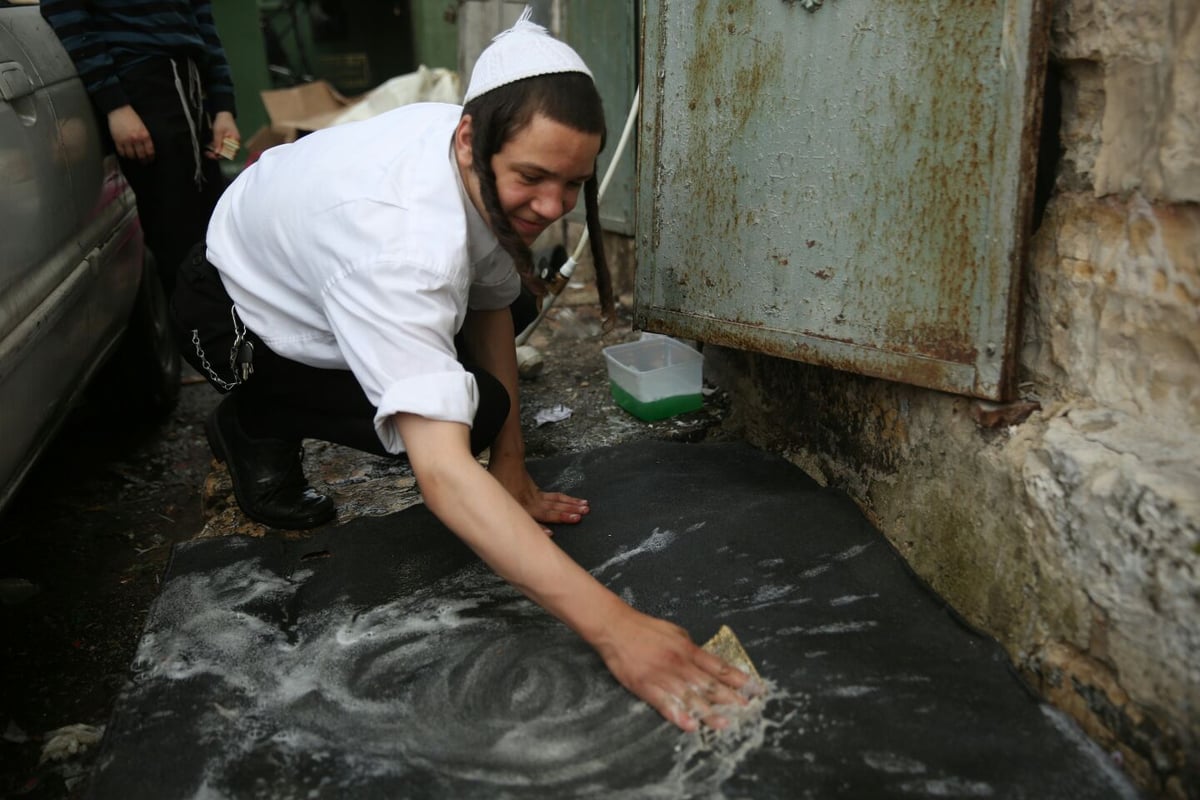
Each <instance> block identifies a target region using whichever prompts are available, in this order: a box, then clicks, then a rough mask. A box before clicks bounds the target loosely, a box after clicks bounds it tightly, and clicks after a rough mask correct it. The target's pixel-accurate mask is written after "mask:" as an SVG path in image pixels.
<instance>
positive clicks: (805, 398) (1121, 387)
mask: <svg viewBox="0 0 1200 800" xmlns="http://www.w3.org/2000/svg"><path fill="white" fill-rule="evenodd" d="M1051 53H1052V55H1051V59H1052V64H1053V70H1052V72H1051V75H1052V76H1054V80H1055V81H1056V85H1055V86H1053V87H1052V89H1054V90H1055V91H1053V92H1050V93H1048V96H1049V97H1054V98H1057V97H1061V126H1060V129H1059V131H1058V137H1057V139H1058V144H1059V145H1061V153H1060V157H1059V159H1058V160H1057V163H1056V166H1055V168H1054V169H1055V174H1054V176H1053V178H1054V180H1055V182H1054V190H1053V192H1052V193H1051V195H1050V197H1049V202H1048V204H1047V205H1046V208H1045V213H1044V215H1043V216H1042V218H1041V219H1040V220H1039V225H1038V227H1037V230H1036V233H1035V234H1034V237H1033V241H1032V243H1031V248H1030V257H1029V260H1028V261H1029V264H1028V270H1027V275H1026V280H1025V296H1024V301H1023V302H1024V304H1023V309H1022V312H1023V317H1024V337H1023V346H1022V351H1021V381H1022V383H1021V391H1022V395H1023V399H1024V400H1026V401H1029V402H1031V403H1036V404H1037V405H1038V406H1040V408H1039V410H1037V411H1035V412H1034V413H1033V414H1032V415H1030V416H1028V417H1027V418H1026V419H1024V420H1020V421H1018V420H1019V418H1014V419H1010V420H1005V421H1003V422H1001V423H999V424H997V423H996V422H995V421H994V419H993V417H994V415H992V414H991V413H990V412H992V411H994V409H990V408H988V407H987V406H985V405H984V404H980V403H977V402H975V401H972V400H970V399H967V398H962V397H955V396H951V395H946V394H941V393H937V392H931V391H926V390H922V389H917V388H913V387H910V386H904V385H901V384H895V383H889V382H885V381H877V380H872V379H868V378H862V377H859V376H854V375H850V374H846V373H839V372H835V371H832V370H827V369H822V368H817V367H812V366H807V365H803V364H798V363H794V362H787V361H781V360H778V359H772V358H768V357H764V356H758V355H754V354H748V353H741V352H737V351H732V350H725V349H719V348H711V347H710V348H707V349H706V351H705V352H706V364H707V369H708V374H709V377H710V378H713V379H715V380H716V381H717V382H718V383H720V384H721V385H722V386H723V387H724V388H726V389H728V390H729V391H730V392H731V394H732V396H733V413H734V417H735V419H736V420H737V422H738V424H740V425H741V426H742V427H743V428H744V431H745V433H746V434H747V436H748V437H749V438H750V439H751V440H752V441H755V442H757V443H759V444H761V445H763V446H766V447H770V448H772V449H776V450H779V451H781V452H784V453H785V454H787V455H788V456H789V457H791V458H792V459H793V460H794V461H795V462H796V463H798V464H799V465H800V466H802V467H804V468H805V469H806V470H807V471H809V472H810V473H811V474H813V475H814V477H817V478H818V480H822V481H825V482H828V483H831V484H834V485H838V486H842V487H844V488H846V489H847V490H848V491H849V492H850V493H851V494H852V495H853V496H855V497H856V498H857V499H858V501H859V502H860V504H861V505H862V507H863V508H864V510H865V511H866V512H867V513H868V515H869V516H871V517H872V519H873V520H874V521H875V523H876V524H877V525H878V526H879V527H880V529H881V530H883V531H884V532H885V534H886V535H887V536H888V537H889V538H890V539H891V540H892V542H893V543H894V544H895V545H896V547H897V548H898V549H899V550H900V552H902V553H903V554H904V555H905V556H906V558H907V559H908V560H909V562H910V563H911V564H912V566H913V567H914V569H916V571H917V572H918V573H919V574H921V575H922V576H923V577H924V578H925V579H926V580H928V581H929V583H930V584H931V585H932V586H933V587H934V589H936V590H937V591H938V592H939V593H940V594H942V595H943V596H944V597H945V598H946V599H948V600H949V601H950V602H951V603H952V604H953V605H954V606H955V607H956V608H957V609H958V610H959V611H960V612H961V613H963V614H964V615H965V616H966V617H967V618H968V619H969V620H971V621H972V622H973V623H975V624H978V625H980V626H981V627H983V628H984V629H986V630H988V631H990V632H991V633H993V634H994V635H996V636H997V637H998V638H999V639H1000V640H1001V641H1002V642H1003V643H1004V644H1005V645H1006V647H1007V648H1008V649H1009V652H1010V653H1011V654H1012V656H1013V658H1014V660H1015V661H1016V663H1017V664H1018V666H1019V667H1020V668H1021V669H1022V670H1023V672H1024V674H1025V675H1026V676H1027V678H1028V679H1029V680H1030V681H1031V683H1033V684H1034V685H1035V686H1036V687H1038V688H1039V689H1040V690H1041V691H1043V692H1044V694H1045V695H1046V696H1047V697H1048V698H1050V699H1051V700H1053V701H1054V702H1055V703H1057V704H1058V705H1060V706H1061V707H1063V708H1065V709H1067V710H1068V711H1070V712H1071V713H1072V714H1073V715H1074V716H1075V717H1076V718H1077V719H1078V720H1080V722H1081V723H1082V724H1083V725H1084V727H1085V728H1086V729H1087V730H1088V731H1089V732H1090V733H1091V734H1092V735H1093V736H1094V737H1095V738H1096V739H1097V740H1098V741H1100V742H1101V743H1102V744H1103V745H1104V746H1105V747H1107V748H1108V749H1109V750H1110V751H1111V752H1112V753H1113V755H1114V758H1116V759H1118V760H1120V761H1121V762H1122V763H1123V764H1124V765H1125V767H1126V768H1127V769H1128V770H1129V772H1130V773H1131V774H1132V775H1133V776H1134V777H1135V778H1136V779H1137V780H1138V781H1139V782H1140V783H1141V784H1142V785H1143V786H1145V787H1146V788H1147V789H1148V790H1149V791H1150V792H1152V793H1153V794H1156V795H1162V796H1166V797H1188V796H1191V797H1200V764H1198V762H1200V756H1198V755H1197V754H1200V575H1198V573H1200V205H1197V203H1198V202H1200V0H1174V2H1172V0H1142V2H1138V3H1129V2H1125V0H1057V1H1056V2H1055V8H1054V9H1053V26H1052V46H1051ZM1055 110H1059V109H1055ZM1057 118H1058V117H1057V115H1054V114H1051V115H1048V119H1057Z"/></svg>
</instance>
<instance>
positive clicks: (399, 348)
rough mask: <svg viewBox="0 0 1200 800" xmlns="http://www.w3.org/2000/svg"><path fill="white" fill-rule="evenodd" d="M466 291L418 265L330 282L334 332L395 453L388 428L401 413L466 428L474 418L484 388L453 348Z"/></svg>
mask: <svg viewBox="0 0 1200 800" xmlns="http://www.w3.org/2000/svg"><path fill="white" fill-rule="evenodd" d="M464 277H465V276H464ZM398 287H403V291H397V289H398ZM467 292H468V287H467V286H466V285H465V281H463V280H460V279H457V278H455V277H454V276H453V275H452V274H451V275H449V276H448V275H447V274H445V273H444V272H443V271H440V270H437V269H433V268H428V267H423V266H421V265H416V264H411V263H403V264H398V263H388V264H378V263H377V264H371V265H367V266H364V267H358V268H355V269H353V270H349V271H346V272H344V273H341V274H339V275H338V276H335V277H334V278H333V279H331V280H330V281H329V283H327V284H326V287H325V291H324V308H325V315H326V318H327V320H328V323H329V326H330V329H331V331H332V332H333V335H334V337H335V338H336V340H337V342H338V346H339V347H340V348H341V351H342V354H343V356H344V357H345V360H346V363H347V365H348V366H349V367H350V370H351V372H353V373H354V376H355V377H356V378H357V379H358V382H359V384H360V385H361V386H362V388H363V391H364V392H365V393H366V395H367V399H368V400H369V401H370V402H371V403H372V404H373V405H374V406H375V407H376V411H375V420H374V422H375V431H376V433H377V434H378V436H379V440H380V442H382V443H383V446H384V448H385V449H386V450H387V451H388V452H389V453H401V452H404V442H403V441H402V440H401V438H400V436H399V434H398V432H397V430H396V427H395V426H394V425H392V424H390V422H389V420H390V418H391V417H392V416H394V415H395V414H400V413H408V414H417V415H419V416H422V417H427V418H429V419H436V420H443V421H448V422H461V423H463V424H465V425H467V426H470V425H471V424H472V421H473V420H474V418H475V411H476V408H477V407H478V405H479V390H478V387H477V386H476V384H475V378H474V376H473V375H471V374H470V373H469V372H467V371H466V370H465V369H464V368H463V366H462V364H460V363H459V361H458V358H457V353H456V351H455V347H454V333H455V332H456V331H457V330H458V329H459V328H460V327H461V324H462V318H463V314H464V313H465V304H466V298H467Z"/></svg>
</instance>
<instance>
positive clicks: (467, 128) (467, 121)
mask: <svg viewBox="0 0 1200 800" xmlns="http://www.w3.org/2000/svg"><path fill="white" fill-rule="evenodd" d="M473 132H474V129H473V128H472V126H471V115H470V114H463V115H462V118H461V119H459V121H458V127H457V128H455V129H454V157H455V159H456V160H457V161H458V165H459V166H460V167H462V168H463V169H470V167H471V161H472V149H471V136H472V135H473Z"/></svg>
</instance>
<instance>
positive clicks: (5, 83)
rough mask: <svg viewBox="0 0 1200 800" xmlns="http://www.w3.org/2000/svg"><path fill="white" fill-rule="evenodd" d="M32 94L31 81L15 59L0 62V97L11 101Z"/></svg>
mask: <svg viewBox="0 0 1200 800" xmlns="http://www.w3.org/2000/svg"><path fill="white" fill-rule="evenodd" d="M30 94H33V81H31V80H29V76H28V75H26V74H25V68H24V67H22V66H21V65H20V64H18V63H17V62H15V61H5V62H4V63H0V99H3V100H7V101H8V102H10V103H11V102H13V101H14V100H20V99H21V98H22V97H25V96H27V95H30Z"/></svg>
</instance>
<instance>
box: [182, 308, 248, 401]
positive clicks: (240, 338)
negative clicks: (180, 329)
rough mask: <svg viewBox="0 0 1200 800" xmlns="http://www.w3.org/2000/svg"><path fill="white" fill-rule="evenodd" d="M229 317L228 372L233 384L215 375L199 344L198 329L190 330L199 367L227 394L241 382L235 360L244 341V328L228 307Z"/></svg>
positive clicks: (233, 311) (214, 370)
mask: <svg viewBox="0 0 1200 800" xmlns="http://www.w3.org/2000/svg"><path fill="white" fill-rule="evenodd" d="M229 316H230V318H231V319H232V320H233V347H231V348H229V371H230V372H231V373H232V374H233V383H229V382H228V381H226V380H225V379H224V378H222V377H221V376H220V375H218V374H217V371H216V369H214V368H213V365H212V364H210V363H209V361H208V356H207V355H205V353H204V347H203V346H201V344H200V331H199V329H198V328H192V345H193V346H194V347H195V348H196V357H197V358H199V359H200V366H201V367H203V368H204V371H205V372H207V373H208V377H209V379H211V380H212V382H213V383H215V384H216V385H217V386H220V387H221V388H222V389H224V390H225V391H227V392H228V391H229V390H230V389H232V388H234V387H235V386H237V385H238V384H240V383H241V382H242V381H241V379H240V378H238V368H237V358H238V348H239V347H241V345H242V342H244V341H245V340H246V326H245V325H243V324H242V321H241V320H240V319H238V315H237V309H236V308H235V307H234V306H230V307H229ZM239 328H240V330H239Z"/></svg>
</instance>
